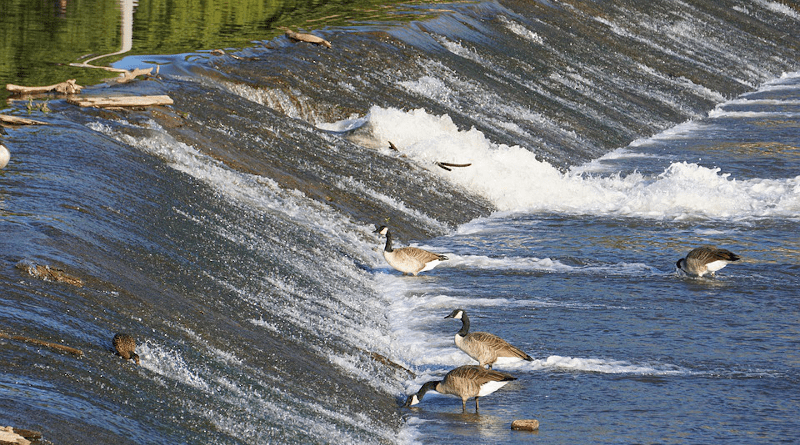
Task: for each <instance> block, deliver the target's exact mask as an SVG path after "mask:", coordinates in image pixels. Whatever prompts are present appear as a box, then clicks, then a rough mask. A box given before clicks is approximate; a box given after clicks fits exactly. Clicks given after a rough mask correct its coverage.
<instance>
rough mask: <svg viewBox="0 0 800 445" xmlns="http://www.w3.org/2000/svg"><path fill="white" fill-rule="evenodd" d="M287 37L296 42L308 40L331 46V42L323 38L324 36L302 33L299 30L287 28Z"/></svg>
mask: <svg viewBox="0 0 800 445" xmlns="http://www.w3.org/2000/svg"><path fill="white" fill-rule="evenodd" d="M286 37H288V38H289V39H291V40H294V41H296V42H308V43H313V44H315V45H322V46H324V47H326V48H330V47H331V42H329V41H327V40H325V39H323V38H322V37H317V36H315V35H313V34H302V33H299V32H294V31H292V30H291V29H287V30H286Z"/></svg>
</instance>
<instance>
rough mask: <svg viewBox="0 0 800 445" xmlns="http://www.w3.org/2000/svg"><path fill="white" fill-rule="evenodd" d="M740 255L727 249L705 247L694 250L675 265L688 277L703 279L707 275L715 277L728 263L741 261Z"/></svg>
mask: <svg viewBox="0 0 800 445" xmlns="http://www.w3.org/2000/svg"><path fill="white" fill-rule="evenodd" d="M739 259H740V257H739V255H736V254H735V253H733V252H731V251H730V250H727V249H718V248H716V247H712V246H703V247H698V248H696V249H692V250H691V251H690V252H689V253H688V254H687V255H686V258H681V259H680V260H678V262H677V263H675V266H676V267H677V268H678V269H679V270H682V271H683V272H685V273H686V274H688V275H693V276H696V277H702V276H703V275H705V274H707V273H708V274H710V275H712V276H713V275H714V273H715V272H716V271H718V270H720V269H722V268H723V267H725V266H727V265H728V263H732V262H734V261H739Z"/></svg>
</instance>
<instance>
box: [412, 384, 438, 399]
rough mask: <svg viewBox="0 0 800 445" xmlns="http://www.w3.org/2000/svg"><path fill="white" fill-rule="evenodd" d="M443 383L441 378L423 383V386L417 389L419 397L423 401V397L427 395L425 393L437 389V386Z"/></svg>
mask: <svg viewBox="0 0 800 445" xmlns="http://www.w3.org/2000/svg"><path fill="white" fill-rule="evenodd" d="M439 383H442V381H441V380H431V381H430V382H428V383H426V384H424V385H422V388H420V389H419V391H417V399H418V400H419V401H420V402H421V401H422V398H423V397H424V396H425V393H426V392H428V391H436V386H437V385H439Z"/></svg>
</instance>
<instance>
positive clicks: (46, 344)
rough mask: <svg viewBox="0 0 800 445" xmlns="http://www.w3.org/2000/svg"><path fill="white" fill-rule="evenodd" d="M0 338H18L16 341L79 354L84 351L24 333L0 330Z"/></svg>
mask: <svg viewBox="0 0 800 445" xmlns="http://www.w3.org/2000/svg"><path fill="white" fill-rule="evenodd" d="M0 338H7V339H9V340H16V341H24V342H26V343H32V344H34V345H39V346H44V347H47V348H50V349H56V350H59V351H64V352H69V353H70V354H75V355H77V356H82V355H83V351H81V350H80V349H75V348H72V347H69V346H64V345H60V344H58V343H53V342H49V341H45V340H39V339H37V338H30V337H23V336H22V335H8V334H5V333H3V332H0Z"/></svg>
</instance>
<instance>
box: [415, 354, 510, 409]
mask: <svg viewBox="0 0 800 445" xmlns="http://www.w3.org/2000/svg"><path fill="white" fill-rule="evenodd" d="M516 379H517V378H516V377H514V376H512V375H509V374H506V373H505V372H500V371H493V370H491V369H485V368H482V367H480V366H475V365H467V366H459V367H458V368H456V369H453V370H452V371H450V372H448V373H447V375H445V376H444V378H443V379H442V380H431V381H430V382H427V383H425V384H424V385H422V388H420V389H419V391H418V392H417V393H416V394H412V395H410V396H409V397H408V399H407V400H406V403H405V405H403V406H413V405H416V404H417V403H419V402H421V401H422V397H423V396H425V393H426V392H428V391H436V392H438V393H439V394H451V395H454V396H458V397H461V410H462V411H466V410H467V399H469V398H472V397H475V412H476V413H477V412H478V398H479V397H483V396H488V395H489V394H491V393H493V392H495V391H497V390H498V389H500V388H502V387H503V386H505V385H506V383H508V382H510V381H512V380H516Z"/></svg>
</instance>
